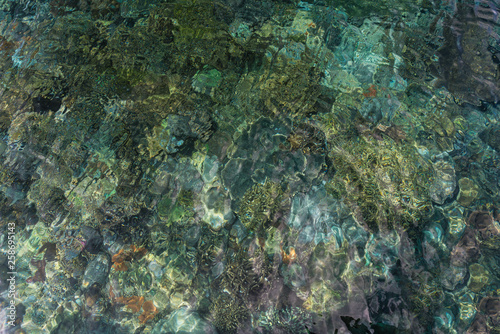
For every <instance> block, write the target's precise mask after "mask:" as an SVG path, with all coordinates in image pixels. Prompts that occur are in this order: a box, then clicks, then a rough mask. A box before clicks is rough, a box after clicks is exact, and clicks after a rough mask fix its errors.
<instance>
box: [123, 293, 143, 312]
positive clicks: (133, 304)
mask: <svg viewBox="0 0 500 334" xmlns="http://www.w3.org/2000/svg"><path fill="white" fill-rule="evenodd" d="M116 301H117V302H118V303H121V304H125V305H127V307H128V308H129V309H130V310H131V311H132V312H133V313H137V312H139V311H140V310H141V306H142V304H144V297H139V296H132V297H118V298H116Z"/></svg>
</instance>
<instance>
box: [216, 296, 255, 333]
mask: <svg viewBox="0 0 500 334" xmlns="http://www.w3.org/2000/svg"><path fill="white" fill-rule="evenodd" d="M212 316H213V317H214V325H215V327H216V328H217V329H218V330H219V331H220V333H226V334H231V333H236V330H237V329H238V327H239V326H240V323H241V322H242V321H243V320H244V319H245V318H247V316H248V311H247V309H246V307H245V306H244V305H243V303H242V302H241V301H240V300H239V299H238V298H235V297H233V296H230V295H229V294H227V293H221V294H220V295H219V296H218V297H217V298H216V299H215V300H214V302H213V303H212Z"/></svg>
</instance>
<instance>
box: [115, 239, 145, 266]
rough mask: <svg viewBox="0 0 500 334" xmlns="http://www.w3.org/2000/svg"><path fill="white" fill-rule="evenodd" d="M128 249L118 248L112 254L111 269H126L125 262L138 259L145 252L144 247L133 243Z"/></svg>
mask: <svg viewBox="0 0 500 334" xmlns="http://www.w3.org/2000/svg"><path fill="white" fill-rule="evenodd" d="M130 249H131V250H130V251H124V250H123V249H120V251H119V252H118V253H116V254H115V255H113V258H112V259H111V261H113V269H115V270H118V271H125V270H127V269H128V266H127V262H129V261H132V260H133V259H135V260H139V259H141V258H142V257H143V256H144V255H146V253H147V250H146V248H144V247H135V246H134V245H131V246H130Z"/></svg>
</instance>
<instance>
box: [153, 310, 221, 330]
mask: <svg viewBox="0 0 500 334" xmlns="http://www.w3.org/2000/svg"><path fill="white" fill-rule="evenodd" d="M170 333H172V334H173V333H176V334H216V333H217V332H216V331H215V328H214V327H213V326H212V324H210V323H209V322H207V321H206V320H203V319H202V318H201V317H200V316H199V315H198V313H196V312H193V311H190V310H189V309H188V308H187V307H181V308H179V309H178V310H176V311H174V312H173V313H172V314H171V315H170V317H169V318H168V319H166V320H165V319H164V320H160V321H159V322H158V323H157V324H156V326H154V327H153V329H152V331H151V334H170Z"/></svg>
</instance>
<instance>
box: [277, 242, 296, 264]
mask: <svg viewBox="0 0 500 334" xmlns="http://www.w3.org/2000/svg"><path fill="white" fill-rule="evenodd" d="M280 249H281V257H282V258H283V263H285V264H292V263H293V262H295V260H296V259H297V253H295V248H293V247H290V251H289V252H288V254H287V253H286V252H285V251H284V250H283V247H281V246H280Z"/></svg>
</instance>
